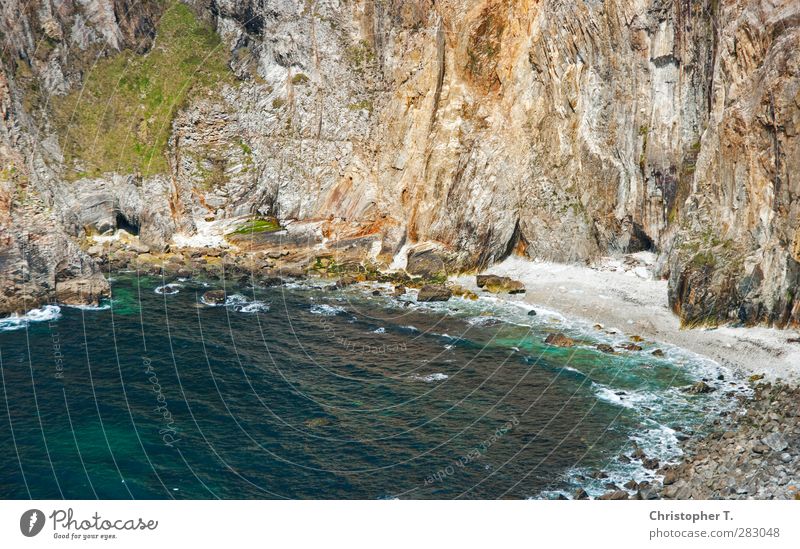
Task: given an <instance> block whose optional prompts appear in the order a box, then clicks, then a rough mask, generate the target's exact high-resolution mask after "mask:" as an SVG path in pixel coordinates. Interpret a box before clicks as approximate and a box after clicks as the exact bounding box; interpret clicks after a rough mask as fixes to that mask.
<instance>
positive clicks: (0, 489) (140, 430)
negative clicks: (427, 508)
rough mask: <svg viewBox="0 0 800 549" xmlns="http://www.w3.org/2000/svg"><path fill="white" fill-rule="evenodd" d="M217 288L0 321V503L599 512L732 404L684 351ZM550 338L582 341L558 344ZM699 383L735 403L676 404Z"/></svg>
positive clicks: (440, 313)
mask: <svg viewBox="0 0 800 549" xmlns="http://www.w3.org/2000/svg"><path fill="white" fill-rule="evenodd" d="M166 282H172V283H174V284H175V286H173V287H172V290H171V291H177V293H174V294H173V295H167V293H166V292H165V291H164V290H163V289H161V288H160V286H162V285H164V284H165V283H166ZM216 287H219V283H216V285H214V286H208V285H204V284H203V283H200V282H191V281H165V280H160V279H156V278H152V279H151V278H137V277H135V276H132V275H126V276H122V275H121V276H119V277H118V278H117V279H116V280H114V282H113V306H108V307H105V308H101V309H99V310H84V309H75V308H67V307H61V308H60V309H59V308H56V307H51V308H47V309H43V310H40V311H38V312H36V313H34V314H33V315H31V316H29V317H28V318H22V319H6V320H2V321H0V353H2V385H3V395H2V398H3V404H2V405H0V410H2V414H0V415H2V416H3V419H2V420H1V421H2V429H0V448H2V450H1V451H2V452H3V454H2V460H0V496H2V497H3V498H29V497H32V498H61V497H65V498H95V497H97V498H123V499H127V498H137V499H139V498H366V499H375V498H393V497H400V498H448V499H449V498H500V497H506V498H507V497H511V498H526V497H552V495H553V494H554V493H556V492H557V491H564V492H566V491H569V490H572V489H574V488H575V487H576V486H577V485H578V484H581V485H586V486H588V488H589V489H590V490H591V491H594V492H598V491H602V490H603V488H602V485H600V484H596V483H598V482H599V481H588V480H581V479H580V477H581V476H582V475H585V474H587V473H589V472H591V471H594V470H604V471H608V472H609V473H610V474H611V480H617V481H619V482H624V480H626V479H629V478H631V477H635V478H639V479H644V478H649V477H652V473H651V472H647V471H646V470H644V469H643V468H642V467H641V465H640V464H638V463H636V462H634V463H630V464H621V463H620V462H619V461H618V459H617V458H618V456H619V454H620V452H622V451H629V450H630V449H632V447H633V444H634V442H635V443H637V444H639V445H641V446H642V447H643V448H645V449H646V451H647V452H648V454H649V455H655V456H659V457H660V458H661V459H662V460H663V459H674V458H675V457H676V456H677V455H678V454H679V450H678V447H677V441H676V438H675V432H674V431H673V430H672V429H673V428H674V427H681V428H689V429H701V428H702V426H703V424H704V423H705V421H706V420H707V418H708V415H707V414H708V412H709V411H711V410H721V409H723V408H724V407H725V406H727V405H728V403H729V402H730V401H731V400H732V399H730V398H726V397H724V392H725V391H724V390H727V389H731V390H739V386H738V385H735V384H732V383H733V382H731V381H730V380H729V379H728V377H726V379H725V380H724V381H723V380H718V379H717V377H718V376H719V375H723V376H728V374H727V372H725V371H724V370H722V369H721V368H719V367H718V366H717V365H715V364H713V363H711V362H709V361H705V360H703V359H701V358H700V357H697V356H695V355H692V354H690V353H687V352H684V351H681V350H680V349H673V348H668V347H665V346H658V347H659V348H661V349H663V350H665V351H666V353H667V356H665V357H664V358H655V357H653V356H652V355H651V354H650V352H649V351H650V350H652V349H654V348H656V345H655V344H652V343H649V344H648V343H645V344H643V345H644V346H645V351H643V352H640V353H622V354H620V355H615V356H610V355H606V354H603V353H600V352H599V351H597V350H595V349H594V348H593V347H592V345H593V344H594V343H596V342H600V341H603V342H615V341H621V338H623V339H624V336H623V335H622V334H605V333H603V332H600V331H597V330H594V331H592V329H591V327H587V326H582V325H581V324H579V323H576V322H571V321H570V320H569V319H565V318H563V317H559V316H558V315H556V314H554V313H548V312H547V311H543V310H539V314H538V315H537V316H528V314H527V312H528V309H527V308H526V306H524V305H523V304H522V303H509V302H504V301H497V300H491V299H481V300H479V301H477V302H469V301H463V300H459V299H454V300H451V301H450V302H447V303H444V304H430V305H423V304H417V303H416V302H415V301H414V298H413V297H412V296H404V297H402V298H399V299H395V298H391V297H387V296H384V295H381V296H373V295H371V292H372V290H373V289H374V288H378V289H380V287H379V286H375V287H374V288H373V287H370V288H364V287H358V288H350V289H347V290H342V291H330V290H325V289H320V288H318V287H315V286H314V284H312V283H308V284H305V285H302V284H295V285H289V286H285V287H278V288H271V289H253V288H235V287H229V288H227V289H228V295H229V300H228V304H227V305H226V306H217V307H212V306H208V305H206V304H204V303H203V302H202V300H201V296H202V294H203V292H205V291H206V290H208V289H212V288H216ZM382 291H386V292H388V289H385V290H382ZM234 294H235V295H234ZM552 331H564V332H566V333H568V334H569V335H571V336H573V337H577V338H581V339H582V340H583V342H584V343H583V344H582V345H580V346H578V347H575V348H571V349H557V348H553V347H550V346H547V345H545V344H544V343H542V341H543V339H544V337H546V335H547V334H548V333H550V332H552ZM702 378H705V379H708V380H709V382H710V383H712V384H714V385H716V386H718V387H719V388H720V389H721V390H720V391H717V392H716V393H713V394H712V395H697V396H695V395H691V396H690V395H686V394H685V393H683V392H681V391H680V390H679V388H680V387H683V386H686V385H688V384H690V383H692V382H694V381H696V380H698V379H702ZM604 482H608V481H607V480H606V481H604ZM587 483H588V484H587ZM592 483H595V484H592Z"/></svg>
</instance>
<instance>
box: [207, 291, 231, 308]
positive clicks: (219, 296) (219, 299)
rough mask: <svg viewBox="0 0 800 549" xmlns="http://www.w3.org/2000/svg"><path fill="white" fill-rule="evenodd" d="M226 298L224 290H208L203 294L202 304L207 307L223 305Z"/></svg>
mask: <svg viewBox="0 0 800 549" xmlns="http://www.w3.org/2000/svg"><path fill="white" fill-rule="evenodd" d="M227 298H228V296H227V294H226V293H225V290H209V291H207V292H206V293H204V294H203V298H202V299H203V302H204V303H206V304H208V305H224V304H225V300H226V299H227Z"/></svg>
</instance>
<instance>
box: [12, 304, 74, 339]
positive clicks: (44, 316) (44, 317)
mask: <svg viewBox="0 0 800 549" xmlns="http://www.w3.org/2000/svg"><path fill="white" fill-rule="evenodd" d="M59 317H61V307H59V306H58V305H45V306H43V307H41V308H39V309H31V310H30V311H28V312H27V313H25V314H24V315H21V316H20V315H11V316H8V317H6V318H0V332H9V331H12V330H18V329H20V328H25V327H26V326H27V325H28V324H29V323H31V322H47V321H50V320H56V319H58V318H59Z"/></svg>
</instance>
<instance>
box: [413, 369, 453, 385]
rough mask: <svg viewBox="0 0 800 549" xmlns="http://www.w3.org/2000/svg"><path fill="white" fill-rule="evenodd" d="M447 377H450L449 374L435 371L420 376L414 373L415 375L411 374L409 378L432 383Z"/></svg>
mask: <svg viewBox="0 0 800 549" xmlns="http://www.w3.org/2000/svg"><path fill="white" fill-rule="evenodd" d="M448 377H450V376H448V375H447V374H443V373H441V372H437V373H435V374H428V375H426V376H421V375H416V374H415V375H413V376H411V379H413V380H414V381H424V382H425V383H432V382H434V381H444V380H445V379H447V378H448Z"/></svg>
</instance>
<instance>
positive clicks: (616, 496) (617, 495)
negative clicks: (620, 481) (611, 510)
mask: <svg viewBox="0 0 800 549" xmlns="http://www.w3.org/2000/svg"><path fill="white" fill-rule="evenodd" d="M628 497H629V496H628V492H626V491H625V490H614V491H613V492H606V493H605V494H603V495H602V496H600V497H598V498H597V499H603V500H623V499H628Z"/></svg>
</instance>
